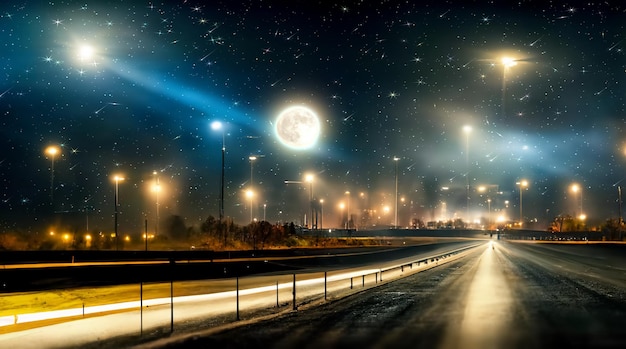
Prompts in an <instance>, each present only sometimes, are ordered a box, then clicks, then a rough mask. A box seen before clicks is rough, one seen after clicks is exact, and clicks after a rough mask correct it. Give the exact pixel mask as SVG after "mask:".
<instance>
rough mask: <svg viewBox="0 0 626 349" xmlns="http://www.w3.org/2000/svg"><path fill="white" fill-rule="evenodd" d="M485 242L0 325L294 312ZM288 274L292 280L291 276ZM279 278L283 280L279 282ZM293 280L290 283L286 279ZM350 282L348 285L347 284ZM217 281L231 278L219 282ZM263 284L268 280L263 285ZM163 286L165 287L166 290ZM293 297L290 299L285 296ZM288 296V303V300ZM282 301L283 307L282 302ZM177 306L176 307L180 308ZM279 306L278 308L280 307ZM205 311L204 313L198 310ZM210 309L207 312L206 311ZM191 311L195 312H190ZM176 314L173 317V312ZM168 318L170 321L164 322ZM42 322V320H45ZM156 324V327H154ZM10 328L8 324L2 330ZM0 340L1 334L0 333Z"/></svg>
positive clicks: (22, 317) (7, 319)
mask: <svg viewBox="0 0 626 349" xmlns="http://www.w3.org/2000/svg"><path fill="white" fill-rule="evenodd" d="M484 244H485V242H484V241H480V242H477V243H476V244H471V245H468V246H465V247H462V248H456V249H453V250H450V251H446V252H444V253H438V254H435V255H429V256H427V257H419V258H417V259H408V260H407V259H404V260H400V261H394V262H389V263H385V264H384V265H382V266H380V267H376V268H371V267H369V268H367V269H365V268H352V269H345V270H333V271H328V270H327V271H318V272H308V273H291V274H282V275H277V276H274V277H272V276H246V277H244V278H240V277H236V278H234V279H231V280H230V282H232V281H234V282H235V285H234V286H233V288H232V289H231V290H228V291H223V292H214V293H207V294H189V295H177V296H174V289H175V288H178V286H177V287H175V284H178V283H179V282H176V283H175V282H174V281H172V282H170V283H167V285H164V283H159V284H160V286H158V287H160V288H161V289H164V290H166V289H167V288H169V292H170V294H169V296H168V297H158V298H152V299H144V294H145V293H146V292H145V287H146V286H148V287H156V286H155V284H141V285H140V290H141V291H140V294H139V297H138V298H139V299H137V300H136V301H129V302H122V303H115V304H104V305H95V306H88V305H87V306H86V305H84V304H83V306H82V307H80V308H71V309H62V310H54V311H47V312H40V313H30V314H19V313H16V314H13V315H9V316H3V317H0V327H7V326H13V325H19V324H26V323H31V324H33V325H34V326H35V327H36V324H37V322H42V325H41V326H45V325H49V324H50V320H57V321H58V322H63V321H73V320H79V319H81V318H83V317H87V316H89V317H93V316H104V315H107V314H112V313H123V312H130V311H137V310H139V314H140V315H139V316H140V317H141V319H140V320H138V322H139V321H140V323H141V328H140V331H141V333H143V331H144V330H145V328H144V326H145V325H144V319H146V318H147V316H150V318H151V319H152V320H154V318H153V316H156V314H157V313H156V312H155V313H154V314H150V312H148V310H150V311H156V310H161V312H160V313H159V314H162V313H163V312H164V311H166V310H169V312H170V314H168V315H170V316H169V319H167V320H166V319H161V320H160V321H152V322H153V323H152V324H151V325H149V326H158V327H164V326H168V325H169V327H170V330H171V331H172V332H173V331H174V325H175V321H188V320H190V318H202V317H204V318H207V317H210V316H214V315H215V314H218V313H221V314H231V313H234V315H235V316H234V317H233V321H239V320H240V319H241V314H240V313H241V311H242V310H241V309H244V311H245V312H250V313H251V312H252V311H254V310H258V309H265V310H268V311H273V312H276V310H285V309H287V307H289V305H291V306H292V309H293V310H298V309H299V307H301V306H303V305H309V304H314V303H315V302H324V301H328V300H329V299H338V298H342V297H345V296H347V295H350V294H354V293H356V292H362V291H363V290H366V289H368V288H371V287H376V286H378V285H381V284H382V283H384V282H390V281H392V280H395V279H398V278H402V277H406V276H408V275H411V274H414V273H417V272H419V271H423V270H426V269H430V268H432V267H435V266H437V265H439V264H440V263H442V262H446V261H448V260H451V259H452V258H451V257H455V256H456V257H461V256H462V255H463V254H464V253H466V252H469V251H471V250H473V249H475V248H477V247H479V246H482V245H484ZM287 278H291V279H292V280H289V279H287ZM240 279H241V280H245V281H247V282H246V284H248V285H254V287H249V288H246V287H245V286H244V288H241V287H240ZM355 279H357V280H359V281H360V284H361V288H360V289H357V288H356V287H355V283H354V280H355ZM281 281H282V282H281ZM290 281H291V282H290ZM348 281H349V283H348ZM206 282H207V283H211V282H217V280H206ZM221 282H229V281H228V280H222V281H221ZM263 283H266V284H263ZM165 286H168V287H167V288H166V287H165ZM289 296H291V297H289ZM289 298H291V301H286V299H289ZM281 299H282V300H283V302H282V307H281V302H280V300H281ZM179 308H180V310H179ZM281 308H282V309H281ZM202 309H206V311H202ZM209 309H210V311H209ZM175 312H176V314H175ZM192 312H193V314H191V313H192ZM175 315H176V316H175ZM168 320H169V321H168ZM44 321H45V323H43V322H44ZM155 324H156V325H155ZM5 329H6V330H8V332H11V330H10V328H5ZM0 343H1V335H0Z"/></svg>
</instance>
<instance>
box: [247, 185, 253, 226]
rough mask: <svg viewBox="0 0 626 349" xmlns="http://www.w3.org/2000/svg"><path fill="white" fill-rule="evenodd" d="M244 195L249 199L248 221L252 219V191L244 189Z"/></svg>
mask: <svg viewBox="0 0 626 349" xmlns="http://www.w3.org/2000/svg"><path fill="white" fill-rule="evenodd" d="M246 196H247V197H248V199H250V223H252V221H253V220H254V218H253V217H252V198H254V192H253V191H252V190H248V191H246Z"/></svg>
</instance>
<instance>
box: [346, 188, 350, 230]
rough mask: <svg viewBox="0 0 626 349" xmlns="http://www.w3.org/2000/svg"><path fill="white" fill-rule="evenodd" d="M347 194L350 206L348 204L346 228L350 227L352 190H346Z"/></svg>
mask: <svg viewBox="0 0 626 349" xmlns="http://www.w3.org/2000/svg"><path fill="white" fill-rule="evenodd" d="M346 195H348V206H347V213H348V218H347V220H346V229H348V230H349V229H350V192H349V191H346Z"/></svg>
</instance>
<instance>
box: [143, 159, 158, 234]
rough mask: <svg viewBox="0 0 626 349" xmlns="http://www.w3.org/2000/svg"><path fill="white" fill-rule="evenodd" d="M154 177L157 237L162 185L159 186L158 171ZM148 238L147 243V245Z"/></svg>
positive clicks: (155, 232) (155, 231)
mask: <svg viewBox="0 0 626 349" xmlns="http://www.w3.org/2000/svg"><path fill="white" fill-rule="evenodd" d="M152 174H153V175H154V184H153V185H152V191H153V192H154V195H155V197H156V215H155V216H156V218H155V219H156V222H155V224H154V235H155V236H156V235H157V234H158V233H159V192H161V184H159V174H158V172H157V171H153V172H152ZM147 241H148V240H147V238H146V243H147Z"/></svg>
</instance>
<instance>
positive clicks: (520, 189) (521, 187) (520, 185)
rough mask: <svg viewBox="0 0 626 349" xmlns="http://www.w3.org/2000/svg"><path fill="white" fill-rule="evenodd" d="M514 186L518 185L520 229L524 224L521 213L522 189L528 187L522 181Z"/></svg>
mask: <svg viewBox="0 0 626 349" xmlns="http://www.w3.org/2000/svg"><path fill="white" fill-rule="evenodd" d="M515 184H517V185H519V227H520V229H521V228H522V225H523V222H524V216H523V213H522V212H523V211H522V189H523V188H526V187H528V181H527V180H525V179H524V180H521V181H519V182H517V183H515Z"/></svg>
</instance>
